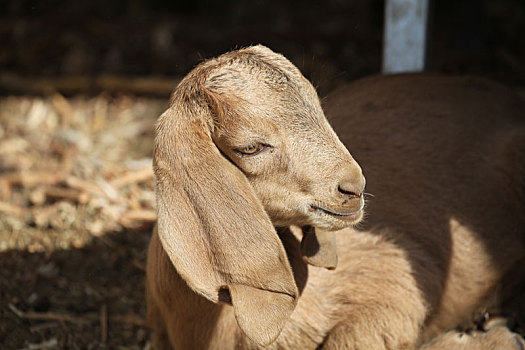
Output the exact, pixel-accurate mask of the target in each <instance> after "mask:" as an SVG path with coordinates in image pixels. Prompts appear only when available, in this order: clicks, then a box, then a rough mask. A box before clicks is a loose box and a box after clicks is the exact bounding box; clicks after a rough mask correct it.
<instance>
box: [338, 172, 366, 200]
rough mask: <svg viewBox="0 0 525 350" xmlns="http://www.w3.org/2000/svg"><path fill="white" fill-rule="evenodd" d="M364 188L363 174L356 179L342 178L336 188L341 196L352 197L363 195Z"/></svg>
mask: <svg viewBox="0 0 525 350" xmlns="http://www.w3.org/2000/svg"><path fill="white" fill-rule="evenodd" d="M364 189H365V179H364V177H363V176H360V177H359V178H358V179H355V178H354V179H351V180H350V179H344V180H342V181H341V182H339V185H338V187H337V190H338V191H339V193H341V194H342V195H343V196H345V197H347V198H350V199H354V198H360V197H361V196H362V195H363V191H364Z"/></svg>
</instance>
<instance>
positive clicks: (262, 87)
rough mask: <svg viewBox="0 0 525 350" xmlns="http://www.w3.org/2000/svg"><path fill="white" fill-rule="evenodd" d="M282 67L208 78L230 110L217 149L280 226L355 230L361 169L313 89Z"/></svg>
mask: <svg viewBox="0 0 525 350" xmlns="http://www.w3.org/2000/svg"><path fill="white" fill-rule="evenodd" d="M283 61H284V60H283ZM277 63H279V64H278V65H277ZM276 65H277V67H271V68H270V67H264V69H261V70H260V71H256V70H254V69H253V68H251V69H248V68H247V69H246V70H243V69H242V66H236V67H235V69H234V70H232V69H228V67H221V68H222V69H219V70H218V71H217V72H216V73H215V74H213V75H212V76H211V77H209V79H208V81H207V86H208V89H209V90H210V91H211V92H214V93H216V94H217V96H219V98H223V99H224V100H225V101H224V102H225V103H226V105H227V106H228V107H227V109H226V110H225V111H223V113H220V115H219V117H218V118H217V122H216V129H215V132H214V134H213V138H214V141H215V143H216V144H217V146H218V147H219V148H220V150H221V151H222V152H223V153H224V154H225V155H226V156H227V157H228V158H229V159H230V160H231V161H232V162H233V163H234V164H235V165H236V166H237V167H238V168H239V169H240V170H241V171H242V172H243V173H244V174H245V175H246V177H247V179H248V181H249V182H250V184H251V185H252V187H253V188H254V190H255V192H256V194H257V196H258V197H259V199H260V200H261V201H262V203H263V205H264V208H265V210H266V211H267V213H268V215H269V216H270V219H271V220H272V222H273V223H274V225H276V226H289V225H298V226H302V225H312V226H316V227H321V228H324V229H329V230H334V229H341V228H343V227H346V226H349V225H351V224H355V223H357V222H358V221H359V220H360V219H361V218H362V216H363V206H364V200H363V195H362V194H363V190H364V185H365V180H364V177H363V175H362V172H361V168H360V167H359V165H358V164H357V162H356V161H355V160H354V159H353V158H352V157H351V155H350V153H349V152H348V150H347V149H346V147H345V146H344V145H343V144H342V143H341V141H340V140H339V138H338V137H337V135H336V134H335V132H334V131H333V129H332V128H331V126H330V125H329V123H328V121H327V120H326V118H325V116H324V113H323V111H322V109H321V106H320V103H319V98H318V96H317V93H316V92H315V89H314V88H313V86H312V85H311V84H310V83H309V82H308V81H307V80H306V79H305V78H304V77H303V76H302V75H301V74H300V73H299V71H298V70H297V69H296V68H295V67H294V66H292V65H291V64H290V63H289V62H288V61H284V62H276Z"/></svg>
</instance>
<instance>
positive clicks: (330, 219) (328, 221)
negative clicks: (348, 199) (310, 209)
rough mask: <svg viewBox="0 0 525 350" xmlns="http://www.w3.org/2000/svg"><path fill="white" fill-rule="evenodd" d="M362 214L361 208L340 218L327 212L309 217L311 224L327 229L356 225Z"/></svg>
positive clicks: (334, 229) (332, 229)
mask: <svg viewBox="0 0 525 350" xmlns="http://www.w3.org/2000/svg"><path fill="white" fill-rule="evenodd" d="M363 216H364V212H363V210H360V211H359V212H357V213H355V214H353V215H352V217H350V218H349V217H344V218H340V217H337V216H332V215H329V214H321V215H318V216H315V217H312V218H311V223H310V225H311V226H314V227H318V228H322V229H325V230H329V231H336V230H341V229H344V228H346V227H350V226H354V225H357V224H358V223H359V222H360V221H361V220H362V219H363Z"/></svg>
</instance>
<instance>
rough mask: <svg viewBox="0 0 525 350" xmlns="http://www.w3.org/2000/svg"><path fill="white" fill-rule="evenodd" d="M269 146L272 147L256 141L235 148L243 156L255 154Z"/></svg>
mask: <svg viewBox="0 0 525 350" xmlns="http://www.w3.org/2000/svg"><path fill="white" fill-rule="evenodd" d="M269 147H270V146H269V145H265V144H263V143H259V142H255V143H252V144H249V145H247V146H243V147H239V148H236V149H234V151H235V152H237V153H238V154H240V155H242V156H255V155H257V154H259V153H261V152H262V151H264V150H265V149H267V148H269Z"/></svg>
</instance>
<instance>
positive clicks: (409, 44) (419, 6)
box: [382, 0, 428, 73]
mask: <svg viewBox="0 0 525 350" xmlns="http://www.w3.org/2000/svg"><path fill="white" fill-rule="evenodd" d="M385 1H386V4H385V22H384V37H383V68H382V71H383V73H401V72H420V71H422V70H424V69H425V52H426V37H427V19H428V0H385Z"/></svg>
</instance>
